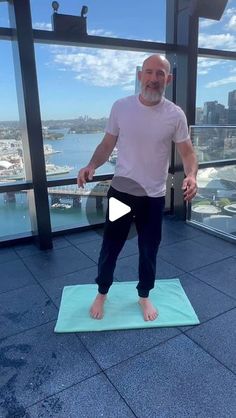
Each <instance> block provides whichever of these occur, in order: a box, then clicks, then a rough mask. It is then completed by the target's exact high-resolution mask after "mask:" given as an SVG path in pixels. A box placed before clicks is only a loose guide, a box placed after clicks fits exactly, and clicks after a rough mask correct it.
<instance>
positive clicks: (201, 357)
mask: <svg viewBox="0 0 236 418" xmlns="http://www.w3.org/2000/svg"><path fill="white" fill-rule="evenodd" d="M100 246H101V237H100V236H99V235H97V234H96V233H95V232H92V231H89V232H83V233H77V234H71V235H68V234H67V235H64V236H63V237H59V238H55V239H54V249H53V250H50V251H46V252H42V251H39V250H38V249H37V248H36V247H35V246H33V245H29V244H28V245H24V246H23V245H22V246H15V247H11V248H6V249H1V250H0V268H1V275H0V276H1V279H0V362H1V365H0V417H1V418H5V417H6V418H12V417H25V418H31V417H32V418H33V417H34V418H49V417H59V418H99V417H103V418H129V417H138V418H155V417H157V418H185V417H188V418H235V417H236V245H234V244H230V243H228V242H226V241H223V240H221V239H219V238H215V237H213V236H210V235H208V234H206V233H204V232H201V231H199V230H196V229H194V228H193V227H191V226H188V225H186V224H185V223H183V222H181V221H176V220H174V219H172V218H168V217H166V218H165V221H164V226H163V241H162V245H161V248H160V250H159V254H158V264H157V279H161V278H172V277H179V278H180V280H181V283H182V285H183V287H184V289H185V291H186V293H187V295H188V297H189V299H190V300H191V302H192V305H193V307H194V308H195V311H196V312H197V314H198V316H199V319H200V321H201V324H200V325H198V326H195V327H180V328H153V329H146V330H144V329H141V330H131V331H111V332H100V333H82V334H81V333H78V334H55V333H54V332H53V329H54V326H55V321H56V318H57V314H58V306H59V303H60V297H61V292H62V289H63V286H65V285H71V284H82V283H92V282H93V281H94V278H95V275H96V266H97V260H98V255H99V250H100ZM137 272H138V248H137V242H136V240H135V239H133V240H130V241H127V243H126V245H125V247H124V249H123V250H122V252H121V254H120V256H119V259H118V262H117V267H116V270H115V278H116V280H120V281H123V280H137Z"/></svg>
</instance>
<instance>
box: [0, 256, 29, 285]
mask: <svg viewBox="0 0 236 418" xmlns="http://www.w3.org/2000/svg"><path fill="white" fill-rule="evenodd" d="M0 268H1V279H0V293H2V292H7V291H9V290H13V289H18V288H20V287H23V286H26V285H29V284H35V283H36V282H35V279H34V277H33V275H32V274H31V273H30V272H29V270H28V269H27V268H26V267H25V265H24V264H23V262H22V261H21V260H19V259H17V260H15V259H13V260H12V261H8V262H6V263H2V264H1V267H0Z"/></svg>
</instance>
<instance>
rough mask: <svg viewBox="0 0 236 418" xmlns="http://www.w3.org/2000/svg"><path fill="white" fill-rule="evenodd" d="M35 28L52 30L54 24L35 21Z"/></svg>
mask: <svg viewBox="0 0 236 418" xmlns="http://www.w3.org/2000/svg"><path fill="white" fill-rule="evenodd" d="M33 27H34V29H41V30H52V24H51V23H46V22H35V23H33Z"/></svg>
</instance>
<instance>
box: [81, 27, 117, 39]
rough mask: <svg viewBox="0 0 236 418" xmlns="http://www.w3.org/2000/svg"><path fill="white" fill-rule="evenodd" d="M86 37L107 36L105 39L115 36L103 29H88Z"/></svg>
mask: <svg viewBox="0 0 236 418" xmlns="http://www.w3.org/2000/svg"><path fill="white" fill-rule="evenodd" d="M88 35H91V36H107V37H113V38H115V37H116V36H115V35H114V34H113V33H112V32H110V31H104V29H88Z"/></svg>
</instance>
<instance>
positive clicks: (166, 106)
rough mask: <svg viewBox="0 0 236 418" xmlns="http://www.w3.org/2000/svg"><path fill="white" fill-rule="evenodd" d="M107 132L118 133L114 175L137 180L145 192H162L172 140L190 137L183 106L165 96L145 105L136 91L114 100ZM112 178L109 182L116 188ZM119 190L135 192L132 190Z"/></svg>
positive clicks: (164, 187) (162, 193) (157, 195)
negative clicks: (152, 104)
mask: <svg viewBox="0 0 236 418" xmlns="http://www.w3.org/2000/svg"><path fill="white" fill-rule="evenodd" d="M106 132H108V133H110V134H112V135H115V136H118V139H117V143H116V146H117V150H118V151H117V161H116V167H115V173H114V177H113V179H114V180H115V177H116V176H121V177H126V178H128V179H131V180H134V181H135V182H137V183H138V184H139V185H140V186H141V187H142V188H143V189H144V190H145V192H146V195H147V196H152V197H159V196H164V195H165V192H166V180H167V176H168V168H169V158H170V152H171V141H174V142H183V141H187V140H188V139H189V133H188V126H187V120H186V116H185V114H184V112H183V111H182V109H181V108H180V107H178V106H176V105H175V104H174V103H172V102H171V101H169V100H167V99H166V98H164V97H163V98H162V100H161V101H160V103H158V104H157V105H155V106H145V105H143V104H142V103H141V102H140V100H139V96H138V95H133V96H128V97H125V98H123V99H120V100H117V101H116V102H115V103H114V104H113V106H112V109H111V113H110V117H109V120H108V122H107V127H106ZM114 180H113V182H112V185H114V187H115V188H116V189H117V184H116V183H115V181H114ZM120 191H124V192H126V193H130V194H134V195H135V194H136V193H135V191H134V190H133V192H132V190H123V189H122V190H120Z"/></svg>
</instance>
